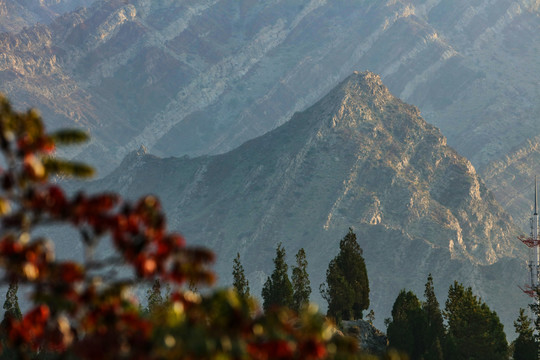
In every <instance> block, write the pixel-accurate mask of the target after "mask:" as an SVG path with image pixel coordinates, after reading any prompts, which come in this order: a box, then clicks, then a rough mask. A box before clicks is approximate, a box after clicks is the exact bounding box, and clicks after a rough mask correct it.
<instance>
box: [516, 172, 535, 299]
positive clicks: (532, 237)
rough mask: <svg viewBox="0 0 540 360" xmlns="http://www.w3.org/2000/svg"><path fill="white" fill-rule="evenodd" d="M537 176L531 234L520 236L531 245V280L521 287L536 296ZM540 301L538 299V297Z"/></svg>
mask: <svg viewBox="0 0 540 360" xmlns="http://www.w3.org/2000/svg"><path fill="white" fill-rule="evenodd" d="M537 189H538V187H537V183H536V176H535V177H534V214H533V216H532V217H531V219H530V222H531V234H530V237H526V236H524V235H522V236H520V237H518V239H519V240H521V242H523V243H524V244H525V245H527V246H528V247H529V271H530V281H529V284H526V285H525V288H524V289H523V288H522V289H521V290H523V292H525V293H526V294H528V295H529V296H531V297H534V298H536V297H537V294H536V289H537V288H538V284H539V278H538V276H539V271H540V251H539V250H540V239H539V238H538V194H537V193H538V191H537ZM536 300H537V301H538V299H536Z"/></svg>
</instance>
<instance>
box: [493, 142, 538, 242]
mask: <svg viewBox="0 0 540 360" xmlns="http://www.w3.org/2000/svg"><path fill="white" fill-rule="evenodd" d="M539 174H540V136H536V137H534V138H532V139H529V140H527V141H526V142H525V144H523V146H520V147H518V148H516V149H515V150H514V151H512V152H511V153H509V154H508V155H507V156H506V157H505V158H504V159H501V160H499V161H494V162H493V163H491V164H490V165H489V166H487V167H486V169H485V170H484V171H483V176H484V179H485V180H486V183H487V184H488V185H489V187H490V188H491V189H492V191H493V193H494V195H495V197H496V199H497V200H498V202H499V203H500V204H501V205H502V206H503V207H504V208H505V209H506V210H507V211H508V212H509V213H510V214H511V215H512V217H513V219H514V221H515V222H516V224H518V225H519V227H520V229H522V231H523V233H524V234H528V233H529V230H530V224H529V218H530V217H531V215H532V214H533V212H534V210H533V208H534V179H535V176H537V175H539Z"/></svg>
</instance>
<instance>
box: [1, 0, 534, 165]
mask: <svg viewBox="0 0 540 360" xmlns="http://www.w3.org/2000/svg"><path fill="white" fill-rule="evenodd" d="M2 1H3V3H4V4H7V3H8V0H2ZM13 1H14V0H11V2H13ZM29 1H30V0H27V2H29ZM56 1H57V2H59V3H63V2H62V1H60V0H56ZM11 2H10V3H11ZM49 2H50V3H52V2H54V1H53V0H50V1H49ZM40 3H43V1H41V2H40ZM45 3H48V2H47V1H45ZM539 7H540V3H539V2H538V0H518V1H514V0H475V1H471V0H397V1H396V0H391V1H368V0H356V1H350V0H346V1H339V2H335V1H326V0H271V1H268V0H265V1H256V0H185V1H177V0H163V1H154V0H130V1H125V0H98V1H95V2H93V4H92V6H89V7H88V8H86V9H80V10H78V11H76V12H74V13H69V14H65V15H63V16H61V17H59V18H56V19H55V21H54V22H52V23H51V24H49V25H37V26H35V27H32V28H27V29H25V30H23V31H21V32H20V33H17V34H15V33H9V34H7V33H6V34H3V35H1V36H0V46H1V48H2V55H1V57H0V91H4V92H6V93H7V94H8V95H9V96H10V98H11V99H13V101H14V102H15V104H16V105H17V107H19V108H24V107H28V106H35V107H37V108H38V109H41V110H42V112H43V114H44V117H45V119H46V120H47V121H48V122H49V126H51V127H58V126H77V127H84V128H86V129H88V130H89V131H90V132H91V133H92V138H93V143H92V144H91V145H90V146H88V147H87V148H86V149H85V151H84V152H83V153H82V154H81V155H80V156H82V157H83V158H85V159H86V160H88V159H93V158H105V159H107V161H106V162H103V165H102V169H101V170H102V171H101V174H104V173H106V172H107V171H109V170H111V169H113V168H114V167H115V166H116V165H117V164H119V162H120V161H121V160H122V159H123V157H124V156H125V155H126V154H128V153H129V152H130V151H133V150H136V149H137V148H139V146H141V145H144V146H146V147H147V148H149V149H150V150H151V151H152V152H153V153H156V154H160V155H162V156H171V155H175V156H181V155H184V154H187V155H190V156H195V155H201V154H217V153H223V152H225V151H228V150H231V149H233V148H234V147H236V146H238V145H240V144H241V143H243V142H245V141H246V140H249V139H251V138H254V137H256V136H259V135H262V134H263V133H265V132H267V131H268V130H271V129H273V128H275V127H277V126H278V125H280V124H282V123H284V122H285V121H286V120H288V119H289V118H290V117H291V116H292V115H293V114H294V113H295V112H296V111H301V110H304V109H305V108H306V107H307V106H308V105H310V104H313V103H314V102H315V101H316V100H318V99H320V98H321V97H322V96H323V95H324V94H326V93H327V92H329V91H330V90H331V89H332V88H333V87H334V86H336V85H337V84H338V83H339V82H340V81H342V80H343V79H344V78H345V77H346V76H348V75H349V74H350V73H351V72H352V71H353V70H354V69H369V70H371V71H374V72H376V73H380V74H382V77H383V79H384V81H385V83H386V84H387V85H388V87H389V88H390V90H391V91H392V92H393V93H395V94H398V95H399V96H400V97H401V98H403V99H404V100H406V101H409V102H411V103H414V104H417V105H418V106H419V108H420V109H421V110H422V113H423V114H424V116H425V117H426V119H427V120H428V121H429V122H430V123H433V124H434V125H436V126H438V127H439V128H440V129H442V131H443V133H444V134H445V135H446V136H448V139H449V142H450V144H451V145H452V146H454V147H455V148H456V149H457V150H458V151H460V153H462V154H464V155H465V156H467V157H468V158H470V159H471V161H472V162H473V164H475V166H477V167H479V168H481V169H483V168H484V167H486V166H487V165H488V164H489V163H490V162H491V161H495V160H500V159H503V158H504V156H505V155H507V154H508V153H509V152H510V151H511V150H512V149H514V148H515V147H516V146H521V145H523V144H525V141H526V140H527V139H530V138H532V137H534V136H536V135H539V130H538V128H537V126H536V125H537V120H536V119H537V118H538V115H539V112H540V111H539V110H540V109H539V108H538V105H537V101H536V98H537V92H538V86H537V83H536V80H535V79H537V78H538V76H537V75H538V74H539V73H540V63H539V62H538V61H537V59H538V57H539V55H540V46H539V45H538V44H540V32H539V31H538V25H539V22H540V16H539V14H540V13H539ZM71 155H73V156H74V155H76V154H75V153H73V154H71Z"/></svg>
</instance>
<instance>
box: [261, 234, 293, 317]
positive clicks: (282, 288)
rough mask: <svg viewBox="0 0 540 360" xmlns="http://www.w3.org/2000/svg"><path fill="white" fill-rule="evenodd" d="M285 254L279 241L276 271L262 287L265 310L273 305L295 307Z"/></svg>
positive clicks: (275, 262) (275, 260) (275, 264)
mask: <svg viewBox="0 0 540 360" xmlns="http://www.w3.org/2000/svg"><path fill="white" fill-rule="evenodd" d="M285 256H286V253H285V249H284V248H283V247H282V246H281V243H279V244H278V247H277V248H276V257H275V258H274V271H273V272H272V275H270V276H269V277H268V278H267V279H266V282H265V283H264V286H263V289H262V298H263V308H264V310H268V309H270V307H272V306H286V307H289V308H292V307H293V288H292V284H291V281H290V280H289V275H288V274H287V270H288V266H287V263H286V262H285Z"/></svg>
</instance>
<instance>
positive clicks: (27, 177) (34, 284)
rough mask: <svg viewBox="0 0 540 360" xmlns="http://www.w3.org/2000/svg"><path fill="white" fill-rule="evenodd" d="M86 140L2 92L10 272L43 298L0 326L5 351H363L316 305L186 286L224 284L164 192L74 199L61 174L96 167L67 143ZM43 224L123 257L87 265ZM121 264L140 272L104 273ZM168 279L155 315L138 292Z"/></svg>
mask: <svg viewBox="0 0 540 360" xmlns="http://www.w3.org/2000/svg"><path fill="white" fill-rule="evenodd" d="M86 138H87V136H86V135H85V134H84V133H82V132H79V131H71V130H62V131H57V132H55V133H53V134H49V133H47V132H46V131H45V128H44V126H43V122H42V120H41V118H40V116H39V115H38V114H37V112H35V111H33V110H30V111H27V112H24V113H19V112H16V111H13V110H12V108H11V106H10V104H9V102H8V101H7V100H6V99H5V98H4V97H2V96H0V153H1V154H2V155H3V156H4V161H3V162H2V164H3V169H1V170H0V224H1V226H0V229H2V230H1V231H2V232H1V233H0V269H1V271H2V275H3V278H4V279H7V280H8V281H10V282H13V281H16V282H18V283H19V284H21V285H24V286H25V287H26V288H28V289H29V292H30V293H31V294H30V298H31V299H32V301H33V303H32V305H31V308H30V309H29V310H28V311H27V312H26V313H25V314H24V315H23V316H22V318H20V319H17V317H8V318H7V319H8V320H7V321H6V324H5V325H6V326H5V327H2V328H0V332H1V333H0V336H1V338H2V339H5V342H4V344H3V346H2V350H1V351H2V356H5V355H6V354H9V358H13V359H30V358H33V356H34V355H35V354H36V351H39V357H40V358H43V357H49V355H50V357H51V358H62V359H72V358H77V359H81V360H84V359H98V358H99V359H149V360H157V359H195V358H205V359H217V358H220V359H247V358H250V359H277V358H282V359H285V358H291V359H292V358H297V359H300V358H306V359H322V358H327V357H333V356H335V357H336V358H338V357H339V358H350V357H351V356H353V351H352V349H354V344H353V343H351V342H350V341H349V340H348V339H343V340H336V339H331V338H329V336H327V334H330V333H331V331H330V324H329V323H328V322H327V321H326V320H325V319H324V318H323V317H322V316H320V315H318V314H316V313H314V312H313V311H311V310H310V309H307V310H306V311H304V312H303V313H302V314H301V315H300V316H299V317H296V316H295V315H294V314H293V313H291V312H290V311H289V310H287V309H283V308H277V309H274V310H269V311H268V312H267V313H265V314H262V315H261V314H260V312H257V311H256V308H255V306H254V304H253V302H252V300H251V299H245V298H242V297H240V296H239V295H238V294H237V293H235V292H233V291H219V290H211V291H208V292H207V293H206V294H205V295H201V294H196V293H193V292H191V291H185V290H183V289H184V287H183V285H185V284H187V283H190V282H192V283H195V284H211V283H212V282H213V279H214V274H213V272H212V271H211V269H210V268H209V266H210V263H211V262H212V260H213V258H214V256H213V253H212V252H210V251H209V250H207V249H202V248H197V247H192V246H187V245H185V241H184V239H183V238H182V237H181V236H180V235H178V234H175V233H170V232H169V231H168V230H167V228H166V220H165V215H164V214H163V213H162V211H161V206H160V203H159V201H158V199H157V198H155V197H153V196H145V197H143V198H141V199H139V200H137V201H135V202H133V203H132V202H127V201H123V200H122V199H121V198H120V197H119V196H117V195H116V194H109V193H102V194H95V195H91V196H90V195H86V194H84V193H83V192H78V193H76V194H74V195H73V196H68V195H67V194H66V193H65V192H64V190H63V189H62V187H61V186H60V185H58V183H56V182H54V181H50V179H51V177H54V176H56V175H62V176H65V175H72V176H89V175H90V174H91V173H92V170H91V169H90V168H89V167H88V166H86V165H84V164H79V163H73V162H69V161H64V160H61V159H58V158H56V157H54V154H53V152H54V149H55V148H56V146H58V145H61V144H72V143H78V142H81V141H84V140H85V139H86ZM43 224H47V225H71V226H73V228H74V229H76V230H77V231H78V232H79V233H80V234H81V237H80V240H81V243H82V245H83V246H84V247H85V249H92V248H93V247H95V246H96V245H97V243H98V242H99V241H110V244H109V246H110V248H111V249H113V251H112V252H111V253H112V255H110V257H107V258H97V259H94V258H92V257H91V256H88V257H87V259H86V260H85V262H83V263H79V262H76V261H71V260H58V259H57V258H55V256H54V251H53V248H52V246H50V242H49V241H48V240H47V239H46V238H45V237H43V236H42V235H41V236H35V235H34V234H33V232H34V230H35V228H36V227H38V226H40V225H43ZM74 240H76V239H74ZM87 253H88V254H90V253H91V252H90V251H88V252H87ZM111 264H113V265H116V264H123V265H125V268H128V269H131V270H132V271H133V275H132V276H130V277H126V278H119V277H115V276H104V274H107V272H104V271H103V270H104V269H105V270H106V269H107V267H108V266H110V265H111ZM156 279H157V280H159V281H160V282H164V283H170V284H172V286H173V289H174V290H173V292H172V293H171V296H170V302H169V303H168V304H166V306H165V307H164V314H165V315H166V316H161V314H157V315H156V314H153V313H149V314H145V313H144V312H143V311H141V309H140V307H139V305H138V302H137V301H136V299H135V297H134V296H132V295H130V289H132V287H133V286H134V285H138V284H146V285H149V284H155V280H156ZM9 307H10V308H12V309H13V308H14V307H13V306H11V305H10V306H9ZM160 313H161V312H160ZM291 324H294V326H291ZM11 355H13V356H11Z"/></svg>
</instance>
